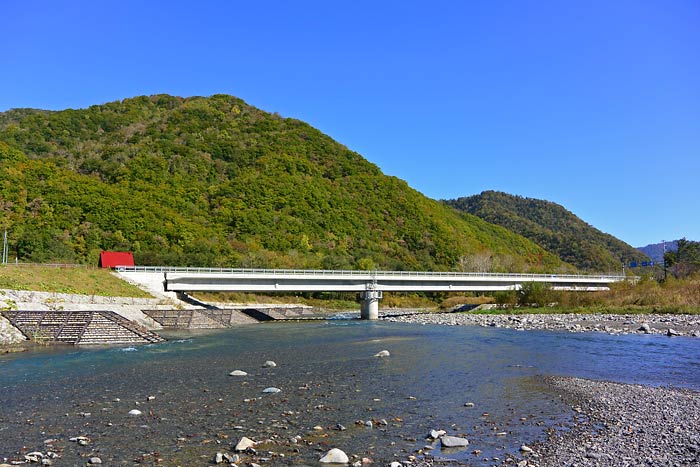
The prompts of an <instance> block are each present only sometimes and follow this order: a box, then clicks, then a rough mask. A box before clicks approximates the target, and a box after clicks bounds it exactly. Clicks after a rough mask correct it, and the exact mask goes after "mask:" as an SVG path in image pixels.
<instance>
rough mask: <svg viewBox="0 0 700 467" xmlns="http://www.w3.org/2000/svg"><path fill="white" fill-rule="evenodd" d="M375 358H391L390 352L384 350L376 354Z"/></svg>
mask: <svg viewBox="0 0 700 467" xmlns="http://www.w3.org/2000/svg"><path fill="white" fill-rule="evenodd" d="M374 356H375V357H379V358H382V357H389V356H391V354H390V353H389V351H388V350H382V351H380V352H377V353H376V354H374Z"/></svg>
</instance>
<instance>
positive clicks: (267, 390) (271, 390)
mask: <svg viewBox="0 0 700 467" xmlns="http://www.w3.org/2000/svg"><path fill="white" fill-rule="evenodd" d="M263 392H264V393H265V394H277V393H278V392H282V390H281V389H280V388H272V387H270V388H265V389H263Z"/></svg>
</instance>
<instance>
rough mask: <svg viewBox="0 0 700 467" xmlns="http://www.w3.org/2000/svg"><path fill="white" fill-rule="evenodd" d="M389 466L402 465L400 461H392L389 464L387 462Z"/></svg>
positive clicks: (400, 466) (398, 466) (396, 466)
mask: <svg viewBox="0 0 700 467" xmlns="http://www.w3.org/2000/svg"><path fill="white" fill-rule="evenodd" d="M389 467H403V466H402V465H401V462H397V461H394V462H392V463H391V464H389Z"/></svg>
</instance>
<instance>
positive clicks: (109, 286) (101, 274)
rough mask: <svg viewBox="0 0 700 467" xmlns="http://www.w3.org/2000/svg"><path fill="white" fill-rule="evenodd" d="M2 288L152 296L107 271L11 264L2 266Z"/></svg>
mask: <svg viewBox="0 0 700 467" xmlns="http://www.w3.org/2000/svg"><path fill="white" fill-rule="evenodd" d="M0 289H12V290H33V291H37V292H58V293H67V294H78V295H102V296H106V297H136V298H149V297H151V296H150V295H149V294H148V293H146V292H144V291H143V290H141V289H139V288H138V287H136V286H135V285H131V284H129V283H128V282H126V281H123V280H121V279H119V278H118V277H116V276H114V275H113V274H112V273H111V272H110V270H108V269H101V268H90V267H53V266H42V265H21V266H20V265H14V264H8V265H6V266H0Z"/></svg>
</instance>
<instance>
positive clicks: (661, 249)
mask: <svg viewBox="0 0 700 467" xmlns="http://www.w3.org/2000/svg"><path fill="white" fill-rule="evenodd" d="M637 249H638V250H639V251H641V252H642V253H644V254H645V255H647V256H648V257H649V258H651V259H652V260H653V261H654V262H659V263H660V262H662V261H663V260H664V253H665V252H668V251H677V250H678V241H677V240H673V241H670V242H661V243H651V244H649V245H647V246H642V247H639V248H637Z"/></svg>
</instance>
